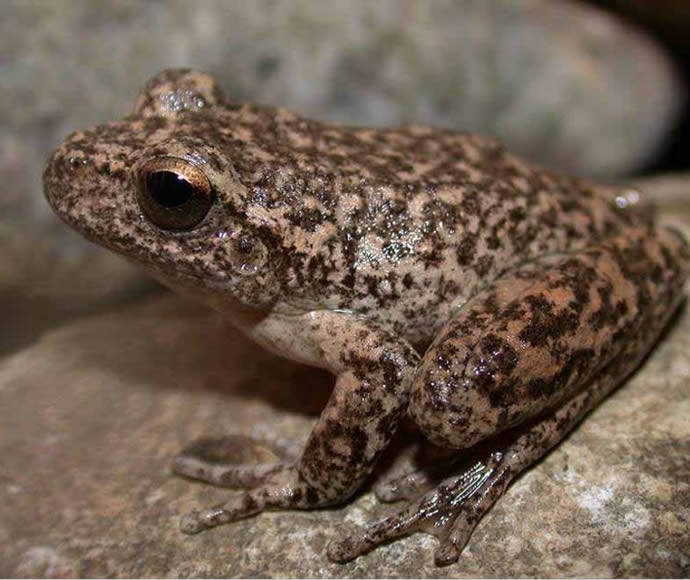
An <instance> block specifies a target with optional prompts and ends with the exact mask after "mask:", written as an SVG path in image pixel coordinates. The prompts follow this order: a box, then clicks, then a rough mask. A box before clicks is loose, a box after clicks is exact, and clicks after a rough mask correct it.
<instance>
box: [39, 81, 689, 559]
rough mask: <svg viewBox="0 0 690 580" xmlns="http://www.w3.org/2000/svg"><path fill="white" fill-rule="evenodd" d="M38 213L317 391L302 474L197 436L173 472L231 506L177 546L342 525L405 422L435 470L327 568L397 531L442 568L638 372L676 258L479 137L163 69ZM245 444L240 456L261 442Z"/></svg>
mask: <svg viewBox="0 0 690 580" xmlns="http://www.w3.org/2000/svg"><path fill="white" fill-rule="evenodd" d="M43 179H44V191H45V195H46V197H47V200H48V202H49V204H50V206H51V207H52V209H53V210H54V211H55V212H56V213H57V215H58V216H59V217H60V218H61V219H62V220H63V221H64V222H66V223H67V224H68V225H69V226H71V227H72V228H74V229H76V230H77V231H78V232H80V233H81V234H82V235H83V236H85V237H86V238H87V239H88V240H90V241H92V242H95V243H97V244H100V245H102V246H104V247H106V248H108V249H110V250H113V251H114V252H117V253H119V254H121V255H123V256H125V257H126V258H128V259H129V260H131V261H133V262H134V263H136V264H138V265H139V266H141V267H143V268H144V269H145V270H146V271H147V272H148V273H149V274H151V275H152V276H153V277H154V278H156V279H157V280H159V281H160V282H162V283H163V284H165V285H167V286H169V287H170V288H172V289H173V290H176V291H178V292H181V293H182V294H185V295H188V296H191V297H192V298H193V299H196V300H198V301H201V302H202V303H204V304H207V305H209V306H210V307H212V308H214V309H215V310H217V311H219V312H220V313H221V315H222V316H224V317H225V318H226V319H227V320H228V321H229V322H230V324H231V325H232V326H234V327H235V328H237V329H238V330H239V331H240V332H241V333H243V334H245V335H246V336H247V337H248V338H249V339H251V340H253V341H255V342H256V343H258V344H259V345H261V346H263V347H264V348H266V349H268V350H269V351H272V352H273V353H277V354H278V355H280V356H282V357H285V358H288V359H291V360H293V361H296V362H298V363H304V364H307V365H311V366H314V367H318V368H321V369H326V370H327V371H329V372H330V373H331V374H332V375H334V385H333V387H332V392H331V395H330V398H329V399H328V402H327V403H326V405H325V407H324V408H323V410H322V412H321V414H320V416H319V418H318V419H317V420H316V421H315V424H314V425H313V428H312V430H311V433H310V435H309V437H308V439H307V440H306V443H305V444H304V446H303V448H302V450H301V454H299V455H297V456H295V457H284V456H281V455H279V454H273V455H271V454H268V455H266V454H264V455H263V456H262V457H263V459H262V460H261V461H252V460H251V456H252V454H251V453H249V452H246V453H243V451H242V449H241V448H242V447H243V445H245V444H246V446H247V449H251V447H252V439H251V438H250V437H247V438H245V439H242V438H238V437H235V438H232V437H228V438H220V439H202V440H200V441H198V442H195V443H193V444H192V445H190V446H189V447H188V448H187V449H184V450H183V451H182V452H181V453H180V454H179V455H178V456H177V457H175V458H174V459H173V460H172V470H173V472H174V473H176V474H179V475H181V476H184V477H186V478H192V479H196V480H200V481H202V482H205V483H208V484H211V485H215V486H220V487H224V488H231V489H232V490H233V491H231V492H228V499H227V501H226V502H225V503H223V504H221V505H215V506H211V507H208V508H204V509H197V510H194V511H192V512H191V513H189V514H186V515H183V516H182V517H181V519H180V524H179V525H180V528H181V530H182V532H184V533H186V534H196V533H198V532H201V531H203V530H207V529H210V528H214V527H216V526H220V525H222V524H228V523H230V522H235V521H237V520H241V519H244V518H249V517H254V516H258V515H259V514H260V513H261V512H264V511H268V510H302V509H318V508H327V507H330V506H336V505H341V504H345V503H346V502H348V501H349V500H351V499H352V498H353V497H354V496H355V495H356V494H357V493H358V492H360V491H361V490H362V489H364V488H366V487H367V486H368V485H369V484H370V482H371V480H372V478H373V477H374V476H373V475H372V474H373V473H375V467H376V466H377V464H378V463H379V459H380V458H381V456H382V454H383V452H384V451H385V450H386V449H387V448H388V447H389V446H390V444H391V441H392V440H393V437H394V435H395V434H396V432H397V431H398V428H399V427H400V425H401V424H403V423H410V424H412V425H414V428H415V430H416V431H417V432H418V433H419V436H420V437H422V438H423V440H425V441H429V442H430V444H431V445H433V446H434V448H435V449H440V450H442V451H443V452H442V453H440V454H439V455H438V457H437V458H436V459H434V460H433V461H432V462H431V463H430V464H429V465H428V466H426V467H424V468H423V469H421V468H420V469H412V470H411V471H409V472H406V473H402V474H399V475H397V476H396V477H394V478H393V479H391V480H389V481H380V482H378V483H376V485H375V492H376V495H377V497H378V499H379V500H381V501H383V502H391V503H396V506H395V507H393V508H391V509H392V511H391V512H390V514H389V515H388V516H387V517H384V518H383V519H380V520H379V521H374V522H372V523H369V524H367V525H362V526H356V527H355V528H348V529H346V530H345V531H344V532H342V533H339V534H335V535H334V536H333V537H332V539H331V541H330V543H329V544H328V545H327V547H326V554H327V557H328V558H329V559H330V560H331V561H332V562H337V563H345V562H348V561H350V560H353V559H354V558H356V557H358V556H360V555H362V554H364V553H366V552H369V551H370V550H373V549H374V548H376V547H378V546H380V545H382V544H385V543H390V542H392V541H395V540H397V539H398V538H401V537H403V536H407V535H409V534H412V533H416V532H425V533H431V534H433V535H435V536H436V538H437V539H438V542H437V543H436V548H435V553H434V562H435V563H436V564H437V565H439V566H443V565H449V564H452V563H454V562H456V561H457V560H458V558H459V557H460V554H461V552H462V551H463V549H464V548H465V546H466V544H467V543H468V541H469V539H470V536H471V534H472V532H473V530H474V529H475V527H476V526H477V524H478V523H479V521H480V520H481V519H482V517H483V516H484V515H485V514H486V513H487V512H488V511H489V510H490V509H491V507H492V506H493V505H494V503H495V502H496V501H497V500H498V498H499V497H500V496H501V495H502V494H503V493H504V491H505V490H506V488H507V487H508V486H509V484H510V483H511V482H512V481H514V480H515V478H516V477H517V476H518V475H520V474H521V473H523V472H525V471H526V470H528V469H529V468H530V466H532V465H533V464H534V463H536V462H538V461H539V460H540V459H541V458H542V457H543V456H545V455H546V454H547V453H548V452H549V451H550V450H551V449H553V448H554V447H555V446H557V445H558V444H559V443H560V442H561V440H563V438H564V437H566V435H567V434H568V433H570V432H571V430H573V429H574V428H575V426H576V425H577V424H578V423H580V421H581V420H582V419H583V418H584V417H585V416H586V415H587V414H588V413H589V412H590V411H591V410H592V409H594V408H595V407H596V406H597V405H598V404H599V403H600V402H601V401H602V400H603V399H604V398H606V397H607V396H608V395H609V394H610V393H611V392H612V391H613V390H614V389H616V388H617V387H618V386H619V385H620V384H621V383H622V382H624V380H625V379H626V377H628V376H629V375H630V374H631V373H632V372H633V371H634V370H635V369H636V368H637V367H638V366H639V364H640V362H641V361H642V360H643V358H644V357H645V356H646V355H647V353H648V352H649V351H650V349H651V348H652V347H653V346H654V344H655V343H656V342H657V340H658V339H659V337H660V335H661V333H662V331H663V330H664V328H665V327H666V326H667V325H668V323H669V321H670V320H671V319H672V317H673V314H674V312H676V311H677V309H678V307H679V305H680V304H681V302H682V300H683V296H684V292H683V287H684V282H685V280H686V278H687V274H688V265H689V262H690V251H689V249H688V244H687V242H686V240H685V239H684V237H683V235H682V234H681V233H679V232H678V231H676V230H674V229H672V228H670V227H665V226H663V225H660V224H658V223H657V222H658V219H657V217H656V214H655V211H654V206H653V204H652V203H651V202H648V201H646V200H645V199H644V196H643V195H642V193H641V192H640V191H638V190H637V189H634V188H631V187H627V186H624V185H621V184H617V183H616V184H599V183H595V182H594V181H592V180H589V179H583V178H576V177H571V176H565V175H561V174H558V173H556V172H555V171H551V170H549V169H546V168H543V167H540V166H538V165H535V164H533V163H530V162H528V161H525V160H523V159H522V158H520V157H518V156H516V155H514V154H512V153H510V152H508V151H507V150H506V149H505V148H504V147H503V145H502V144H501V143H500V142H499V141H498V140H496V139H493V138H490V137H483V136H478V135H475V134H471V133H467V132H460V131H453V130H448V129H442V128H434V127H424V126H417V125H406V126H401V127H396V128H366V127H350V126H344V125H339V124H334V123H328V122H325V121H318V120H311V119H308V118H306V117H303V116H301V115H298V114H296V113H293V112H290V111H288V110H286V109H283V108H274V107H269V106H264V105H255V104H250V103H235V102H232V101H230V100H229V99H228V98H227V97H226V96H225V94H224V93H223V92H222V90H221V89H220V87H219V84H218V82H217V81H216V80H215V79H214V78H213V77H212V76H210V75H208V74H205V73H202V72H198V71H195V70H192V69H168V70H165V71H163V72H161V73H159V74H158V75H156V76H155V77H153V78H152V79H151V80H149V81H148V83H147V84H146V85H145V87H144V88H143V90H142V91H141V93H140V94H139V96H138V97H137V100H136V104H135V107H134V110H133V112H132V113H131V114H130V115H128V116H126V117H125V118H124V119H122V120H119V121H114V122H110V123H107V124H104V125H100V126H97V127H95V128H91V129H88V130H82V131H76V132H74V133H72V134H71V135H69V136H68V137H67V138H66V139H65V140H64V142H63V143H62V144H61V145H60V146H59V147H58V148H57V149H56V150H55V152H54V153H53V154H52V156H51V157H50V159H49V160H48V163H47V166H46V169H45V172H44V178H43ZM257 445H258V443H257Z"/></svg>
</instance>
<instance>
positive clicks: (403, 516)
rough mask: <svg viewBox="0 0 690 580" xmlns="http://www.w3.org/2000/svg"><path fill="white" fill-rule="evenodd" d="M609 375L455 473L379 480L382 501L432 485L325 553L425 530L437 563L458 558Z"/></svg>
mask: <svg viewBox="0 0 690 580" xmlns="http://www.w3.org/2000/svg"><path fill="white" fill-rule="evenodd" d="M614 376H617V374H615V375H614V373H612V374H611V375H608V376H607V377H606V378H605V379H603V380H601V381H598V382H597V383H596V384H594V385H592V387H591V388H590V390H588V391H586V392H584V393H581V394H580V395H578V396H576V397H575V398H574V399H573V400H571V401H570V402H568V403H567V404H566V405H564V406H563V407H561V408H560V409H559V410H558V411H557V412H556V413H554V414H553V415H550V416H549V417H548V418H547V419H544V420H542V421H540V422H538V423H536V424H532V425H530V426H529V427H528V428H525V429H521V430H520V431H519V432H517V433H514V434H513V437H506V435H511V434H504V435H502V436H499V438H500V442H498V443H497V442H495V441H494V442H490V443H491V444H492V447H490V446H488V445H479V446H477V447H478V448H477V449H473V450H471V452H470V453H469V457H467V458H466V460H465V461H463V462H462V464H461V465H459V466H456V469H459V473H458V474H457V475H454V476H451V477H447V478H446V479H444V480H442V481H440V482H436V483H434V478H433V476H431V477H430V476H429V474H428V473H427V472H424V471H420V472H415V473H413V474H410V475H409V476H405V477H403V478H400V479H398V480H395V481H393V482H390V483H388V484H384V486H382V487H381V488H379V490H377V496H379V497H382V499H384V500H387V501H393V500H395V499H406V498H407V497H409V495H410V494H411V493H412V491H413V490H418V489H419V488H422V487H423V488H428V487H433V486H435V487H434V488H433V489H432V490H431V491H428V492H427V493H425V494H423V495H422V496H421V497H420V498H418V499H416V500H415V501H412V502H410V503H409V505H408V506H406V507H405V508H404V509H403V510H401V511H399V512H397V513H395V514H393V515H391V516H390V517H388V518H385V519H383V520H381V521H379V522H376V523H374V524H372V525H370V526H368V527H366V528H364V529H362V530H360V531H358V532H356V533H354V534H352V535H350V536H348V537H345V538H342V539H336V540H333V541H332V542H331V543H330V544H329V546H328V556H329V558H330V559H331V560H333V561H335V562H347V561H349V560H352V559H353V558H356V557H357V556H359V555H360V554H363V553H365V552H368V551H370V550H372V549H373V548H375V547H376V546H379V545H381V544H384V543H386V542H389V541H391V540H393V539H395V538H399V537H402V536H406V535H409V534H412V533H415V532H426V533H429V534H433V535H435V536H436V537H437V538H438V539H439V541H440V543H439V546H438V548H437V549H436V552H435V554H434V561H435V563H436V564H437V565H439V566H443V565H448V564H452V563H453V562H455V561H457V559H458V557H459V556H460V552H461V551H462V549H463V548H464V546H465V544H466V543H467V541H468V540H469V538H470V535H471V534H472V531H473V530H474V528H475V526H476V525H477V523H478V522H479V520H480V519H481V518H482V516H483V515H484V514H485V513H486V512H487V511H488V510H489V509H490V508H491V506H492V505H493V504H494V502H495V501H496V500H497V499H498V498H499V497H500V496H501V495H502V493H503V492H504V491H505V489H506V488H507V487H508V485H509V484H510V482H511V481H512V480H513V479H514V478H515V477H516V476H517V475H518V474H519V473H521V472H522V471H523V470H524V469H526V468H527V467H529V466H530V465H531V464H532V463H534V462H536V461H537V460H538V459H539V458H540V457H541V456H542V455H544V453H546V452H547V451H548V450H549V449H550V448H551V447H553V446H554V445H556V444H557V443H558V442H559V441H560V440H561V438H562V437H563V436H564V434H565V433H567V431H568V430H570V429H571V428H572V427H573V426H574V425H575V424H576V423H577V422H578V421H579V419H580V418H581V417H582V416H583V415H584V414H585V413H586V412H587V411H588V410H589V409H590V408H592V407H593V406H594V405H596V403H597V402H598V401H599V400H600V399H601V398H603V397H604V396H605V395H606V393H607V392H608V391H609V390H610V389H611V388H612V386H613V385H614V384H615V382H616V380H615V378H614ZM501 443H502V444H501ZM434 471H435V470H434Z"/></svg>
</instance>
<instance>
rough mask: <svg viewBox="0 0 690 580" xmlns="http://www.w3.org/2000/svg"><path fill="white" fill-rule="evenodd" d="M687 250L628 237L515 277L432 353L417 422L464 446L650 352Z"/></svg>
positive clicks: (418, 395)
mask: <svg viewBox="0 0 690 580" xmlns="http://www.w3.org/2000/svg"><path fill="white" fill-rule="evenodd" d="M686 253H687V246H686V245H685V244H684V242H683V240H681V239H680V238H679V237H678V236H676V235H674V234H673V233H669V232H667V231H666V230H663V231H662V232H660V233H658V234H657V233H652V232H650V231H648V230H646V229H645V230H643V229H640V230H630V231H629V232H628V233H627V234H626V235H624V236H621V237H620V238H615V239H612V240H610V241H609V242H607V243H604V244H602V245H599V246H593V247H590V248H586V249H584V250H582V251H580V252H577V253H571V254H559V255H549V256H545V257H543V258H541V259H538V260H536V261H534V262H532V263H530V264H529V265H525V266H522V267H520V268H518V269H516V270H515V271H513V272H511V273H509V274H507V275H505V276H504V277H503V278H502V279H500V280H498V281H496V282H495V283H494V284H493V285H492V286H491V287H489V288H487V289H486V290H485V291H483V292H481V293H480V294H479V295H477V296H475V297H474V298H473V299H472V300H471V301H470V302H469V303H468V304H466V305H465V307H464V308H463V309H462V310H461V311H460V312H459V313H458V314H457V315H456V316H455V317H454V319H452V320H451V321H449V322H448V323H447V324H446V326H445V327H444V328H443V329H442V331H441V332H440V334H439V336H438V337H437V339H436V340H435V341H434V342H433V344H432V345H431V347H430V348H429V349H428V351H427V353H426V354H425V356H424V358H423V359H422V362H421V364H420V366H419V369H418V371H417V373H416V375H415V379H414V381H413V385H412V391H411V396H410V408H409V413H410V415H411V416H412V418H413V419H414V420H415V422H416V423H417V425H418V426H419V427H420V428H421V430H422V431H423V432H424V434H425V435H426V436H427V437H429V438H430V439H431V440H432V441H434V442H435V443H437V444H440V445H442V446H446V447H452V448H456V449H462V448H466V447H471V446H472V445H474V444H475V443H477V442H478V441H481V440H483V439H485V438H487V437H489V436H492V435H494V434H496V433H498V432H500V431H503V430H505V429H508V428H511V427H514V426H516V425H520V424H522V423H523V422H525V421H527V420H529V419H530V418H532V417H535V416H537V415H539V414H540V413H542V412H544V411H545V410H547V409H550V408H554V407H555V406H557V405H560V404H561V403H562V402H563V401H565V400H567V399H568V398H570V397H572V396H573V395H574V394H575V393H577V392H578V391H580V390H581V389H582V388H583V387H584V386H585V385H587V384H588V383H589V381H591V380H592V378H593V377H595V376H597V374H598V373H599V372H600V371H601V369H603V368H604V367H605V366H606V365H607V364H608V363H610V362H611V361H612V360H613V359H614V358H616V357H617V356H618V355H619V354H620V353H621V352H622V351H623V350H628V351H631V352H630V356H635V357H637V356H639V355H641V354H643V353H644V352H645V351H646V350H647V349H648V348H649V347H650V345H651V339H653V338H654V337H655V336H656V335H657V334H658V332H659V331H660V330H661V325H662V324H663V322H664V321H665V320H666V317H667V316H668V315H669V313H670V312H672V311H673V310H674V307H675V305H677V303H678V301H679V299H680V297H681V290H682V283H683V280H684V277H685V275H686V267H687V261H686V260H687V257H686ZM640 329H644V332H643V333H640ZM621 378H622V377H621Z"/></svg>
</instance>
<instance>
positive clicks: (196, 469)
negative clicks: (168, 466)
mask: <svg viewBox="0 0 690 580" xmlns="http://www.w3.org/2000/svg"><path fill="white" fill-rule="evenodd" d="M282 465H283V464H282V462H281V457H280V456H279V454H278V453H276V452H274V450H273V449H270V448H269V447H268V446H267V445H266V444H265V443H262V442H259V441H255V440H253V439H251V438H249V437H244V436H241V435H234V436H229V437H222V438H217V439H199V440H198V441H195V442H194V443H193V444H192V445H190V446H189V447H187V448H186V449H185V450H184V451H182V453H180V454H179V455H178V456H177V457H175V458H174V459H173V462H172V471H173V472H174V473H176V474H178V475H183V476H185V477H189V478H191V479H198V480H200V481H205V482H206V483H210V484H212V485H217V486H219V487H231V488H243V489H250V488H254V487H257V486H259V485H261V484H262V483H263V482H264V481H265V480H266V478H267V477H268V476H269V475H271V474H272V473H274V472H275V471H277V470H280V469H281V468H282Z"/></svg>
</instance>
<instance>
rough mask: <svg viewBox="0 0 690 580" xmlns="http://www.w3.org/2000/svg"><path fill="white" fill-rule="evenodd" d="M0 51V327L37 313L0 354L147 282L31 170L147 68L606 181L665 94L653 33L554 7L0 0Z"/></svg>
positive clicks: (571, 6)
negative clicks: (194, 74)
mask: <svg viewBox="0 0 690 580" xmlns="http://www.w3.org/2000/svg"><path fill="white" fill-rule="evenodd" d="M77 39H78V40H77ZM0 51H1V53H2V55H3V58H4V60H5V62H7V63H8V64H7V66H5V67H3V98H2V100H1V101H0V119H2V127H3V133H2V135H1V136H0V172H1V173H2V175H3V192H4V194H3V199H2V200H0V209H1V210H2V211H0V299H2V300H3V303H4V304H12V305H14V304H16V305H17V306H16V308H15V307H14V306H13V307H12V311H13V312H16V313H21V316H18V317H17V320H18V321H20V320H21V319H22V318H24V316H25V315H24V313H30V312H32V311H34V310H40V309H41V308H43V310H44V316H43V317H39V316H34V317H32V319H33V320H34V321H36V326H35V327H32V328H25V327H23V326H22V324H21V322H16V323H14V324H13V326H12V328H11V331H10V332H8V333H7V334H6V336H10V337H12V339H13V340H12V341H10V342H9V343H8V342H6V341H5V342H4V343H2V344H0V352H1V351H7V350H10V349H13V348H17V347H19V346H20V345H21V344H26V343H27V342H30V341H31V340H32V338H33V337H35V336H36V334H37V333H38V332H40V330H41V329H43V328H46V327H47V326H48V325H50V324H53V323H55V322H56V321H58V320H63V319H64V318H65V317H67V316H69V315H73V316H78V315H83V314H85V313H86V312H92V311H93V310H94V309H99V308H103V307H105V306H112V305H114V304H121V303H122V302H124V301H126V300H127V298H128V297H129V296H131V295H132V294H137V293H138V292H139V291H142V292H143V291H146V290H147V289H148V288H149V287H147V286H146V287H142V286H141V282H140V281H141V278H139V276H138V274H137V273H136V272H134V271H133V270H132V269H130V268H129V267H128V266H127V265H126V264H125V263H124V262H122V261H121V260H119V259H118V258H116V257H114V256H112V255H110V254H108V253H106V252H104V251H103V250H101V249H96V248H95V247H92V246H89V245H87V244H86V243H85V242H84V241H83V240H81V239H79V238H78V237H77V236H76V235H74V234H73V233H72V232H68V230H67V229H66V228H64V227H62V226H61V224H59V223H58V222H57V220H56V218H55V217H54V216H53V215H52V213H51V211H50V209H49V208H48V206H47V204H46V203H45V200H44V199H43V196H42V193H41V171H42V168H43V164H44V162H45V159H46V158H47V156H48V154H49V152H50V151H51V150H52V149H53V148H54V147H55V146H56V145H57V144H58V143H59V141H60V140H61V139H62V137H63V136H64V135H65V134H66V133H67V132H69V131H72V130H74V129H76V128H83V127H87V126H91V125H93V124H95V123H99V122H105V121H110V120H112V119H116V118H120V117H121V116H122V115H123V114H125V113H127V112H128V111H129V110H130V109H131V107H132V105H133V103H134V100H135V97H136V94H137V91H138V89H139V88H140V87H141V85H142V84H143V83H144V81H145V80H146V79H147V78H148V77H150V76H151V75H153V74H154V73H156V72H158V71H159V70H160V69H163V68H166V67H170V66H180V65H193V66H195V67H198V68H200V69H204V70H207V71H209V72H211V73H214V74H216V75H217V76H218V77H219V79H220V81H221V83H222V85H223V86H224V87H225V88H226V89H227V92H228V94H229V95H230V96H231V97H232V98H233V99H235V100H252V101H257V102H261V103H268V104H279V105H284V106H288V107H291V108H294V109H296V110H298V111H300V112H302V113H304V114H306V115H309V116H315V117H320V118H323V119H331V120H336V121H343V122H348V123H358V124H370V125H395V124H400V123H406V122H415V123H431V124H436V125H442V126H447V127H453V128H462V129H466V130H471V131H479V132H482V133H490V134H496V135H497V136H499V137H501V138H503V139H504V140H505V141H506V142H507V144H508V145H509V147H511V148H512V149H514V150H516V151H517V152H521V153H522V154H524V155H527V156H528V157H531V158H533V159H536V160H538V161H541V162H544V163H547V164H551V165H553V166H555V167H560V168H562V169H564V170H566V171H569V172H573V173H584V174H599V175H608V176H611V175H619V174H623V173H627V172H630V171H632V170H633V169H635V168H637V167H639V166H640V164H641V163H643V162H644V160H645V159H647V158H648V157H649V156H650V155H652V154H653V153H654V151H655V150H656V148H657V146H658V143H659V141H660V140H661V139H662V138H663V136H664V135H665V134H666V133H667V131H668V128H669V126H670V124H671V123H672V120H673V118H674V115H675V111H676V109H677V108H678V104H679V99H680V95H679V89H678V86H677V81H676V79H675V77H674V75H673V73H672V71H671V68H670V66H669V63H668V62H667V59H666V57H665V56H664V55H663V54H662V53H661V52H660V51H659V49H658V48H657V47H656V46H655V45H654V44H653V43H651V42H650V41H649V40H648V39H647V38H645V37H644V36H642V35H641V34H639V33H637V32H635V31H634V30H633V29H631V28H629V27H628V26H626V25H624V24H622V23H620V22H618V21H617V20H615V19H614V18H612V17H609V16H607V15H603V14H602V13H601V12H599V11H598V10H596V9H593V8H590V7H586V6H581V5H580V4H576V3H571V2H565V1H559V2H556V1H551V2H545V1H541V2H540V1H535V0H496V1H494V2H485V1H484V0H468V1H466V2H463V3H462V4H459V3H456V2H452V1H449V0H444V1H438V2H434V3H422V2H418V1H417V0H400V1H399V2H387V3H371V2H367V1H366V0H356V1H352V2H347V3H334V2H326V3H324V2H315V1H313V0H312V1H310V0H300V1H297V2H289V3H287V2H286V3H275V2H273V1H271V0H260V1H257V2H236V3H228V2H219V1H208V2H203V3H199V4H198V5H197V4H190V3H188V2H184V1H183V0H174V1H172V2H169V3H143V4H142V3H139V2H133V1H132V0H114V1H112V2H107V3H99V4H98V5H96V4H94V3H92V2H88V1H84V0H65V1H63V2H60V3H45V2H41V1H40V0H23V1H17V0H12V1H5V2H2V3H0ZM640 78H644V79H645V82H639V79H640ZM48 304H53V305H55V308H56V309H57V311H55V310H50V311H48V310H47V309H46V306H45V305H48ZM42 305H43V306H42ZM40 321H44V323H41V322H40Z"/></svg>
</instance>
